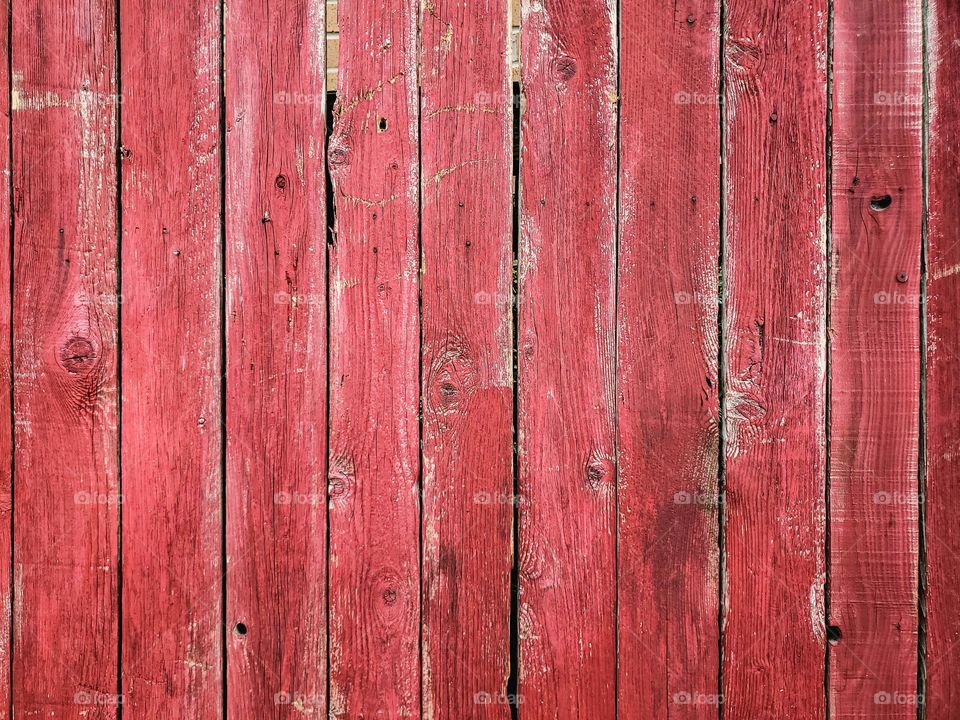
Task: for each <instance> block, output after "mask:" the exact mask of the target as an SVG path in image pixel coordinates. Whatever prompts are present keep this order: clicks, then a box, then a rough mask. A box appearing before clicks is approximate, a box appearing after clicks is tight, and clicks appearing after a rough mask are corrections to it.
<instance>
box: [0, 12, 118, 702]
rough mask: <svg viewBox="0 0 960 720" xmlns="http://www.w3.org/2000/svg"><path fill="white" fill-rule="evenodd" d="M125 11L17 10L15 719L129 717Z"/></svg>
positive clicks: (14, 97) (14, 31) (14, 112)
mask: <svg viewBox="0 0 960 720" xmlns="http://www.w3.org/2000/svg"><path fill="white" fill-rule="evenodd" d="M114 11H115V9H114V6H113V3H108V2H96V3H81V2H77V1H76V0H64V2H62V3H56V4H53V3H48V2H43V1H42V0H23V1H21V2H17V3H16V5H15V8H14V11H13V28H12V39H13V43H12V68H13V92H12V100H13V105H12V126H13V158H14V162H13V179H12V182H13V189H14V196H15V198H16V199H15V215H14V241H15V248H16V252H15V258H14V262H15V265H14V278H13V281H14V287H15V306H14V328H15V330H14V398H15V403H16V407H15V411H16V439H15V443H16V449H15V458H14V461H15V467H16V493H15V494H16V506H15V508H14V515H15V517H14V528H15V532H16V544H15V547H14V637H13V652H14V657H13V679H14V686H13V694H14V698H15V704H14V717H17V718H33V717H57V718H86V719H87V720H90V719H91V718H98V719H104V718H114V717H116V715H117V697H116V693H117V631H118V614H117V587H118V578H119V571H118V562H117V524H118V501H119V498H118V495H117V493H118V487H117V251H116V248H117V233H116V216H117V208H116V164H115V147H116V127H117V125H116V113H117V97H116V64H115V49H116V42H115V41H116V37H115V32H114V25H115V15H114ZM2 12H3V13H6V12H7V10H6V8H5V9H4V10H3V11H2ZM0 434H2V430H0ZM0 447H6V445H5V443H4V444H3V445H0ZM4 545H6V541H5V542H4ZM5 549H7V548H5ZM4 575H5V573H4ZM4 694H6V691H4ZM5 699H8V698H5ZM4 711H6V703H5V704H4Z"/></svg>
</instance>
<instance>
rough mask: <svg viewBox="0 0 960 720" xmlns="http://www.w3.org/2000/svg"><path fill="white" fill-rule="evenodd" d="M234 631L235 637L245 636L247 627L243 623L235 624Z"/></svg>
mask: <svg viewBox="0 0 960 720" xmlns="http://www.w3.org/2000/svg"><path fill="white" fill-rule="evenodd" d="M234 630H235V631H236V633H237V635H246V634H247V626H246V625H244V624H243V623H237V626H236V627H235V628H234Z"/></svg>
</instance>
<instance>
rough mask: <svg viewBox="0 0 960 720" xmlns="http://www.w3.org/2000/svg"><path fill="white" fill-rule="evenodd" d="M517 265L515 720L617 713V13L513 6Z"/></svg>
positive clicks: (566, 5)
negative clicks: (522, 101) (517, 29)
mask: <svg viewBox="0 0 960 720" xmlns="http://www.w3.org/2000/svg"><path fill="white" fill-rule="evenodd" d="M524 13H525V14H524V17H523V26H522V33H523V37H522V43H521V45H522V48H523V56H522V63H521V64H522V69H521V82H522V86H523V93H524V95H525V97H526V107H525V109H524V111H523V121H522V125H521V156H520V163H521V173H520V178H521V179H520V185H521V192H520V207H521V218H520V250H519V253H520V255H519V287H520V297H519V318H518V323H519V326H518V334H519V337H518V343H519V347H518V364H519V387H518V393H519V417H518V418H517V422H518V433H519V434H518V448H517V451H518V453H519V473H520V476H519V483H520V492H521V495H522V496H523V505H522V507H521V510H520V518H521V523H520V623H519V625H520V639H519V640H520V668H519V673H520V675H519V688H518V693H519V695H520V698H521V699H522V707H523V709H522V714H523V717H524V718H525V720H534V719H535V718H557V719H560V718H579V717H590V718H593V719H594V720H607V719H609V718H613V717H614V715H615V703H616V691H615V682H616V667H617V662H616V661H617V657H616V618H615V606H616V574H617V573H616V553H615V540H616V537H615V535H616V526H617V522H616V463H615V461H614V454H615V437H614V435H615V432H614V415H615V409H616V408H615V405H616V401H615V358H616V344H615V315H616V307H615V304H614V298H615V285H616V272H615V246H616V205H617V202H616V167H617V163H616V134H617V133H616V103H617V73H616V54H615V43H616V40H615V37H614V35H615V33H616V26H615V8H614V7H613V6H611V5H608V4H607V3H606V2H602V1H601V0H589V1H588V2H576V3H570V2H565V1H564V0H546V1H545V2H543V3H541V4H536V5H534V4H528V5H525V6H524Z"/></svg>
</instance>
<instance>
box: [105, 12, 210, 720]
mask: <svg viewBox="0 0 960 720" xmlns="http://www.w3.org/2000/svg"><path fill="white" fill-rule="evenodd" d="M219 10H220V3H219V2H217V1H215V0H200V1H198V2H192V3H171V2H168V1H164V0H121V2H120V20H121V29H120V39H121V43H120V45H121V53H120V56H121V57H120V67H121V69H122V92H123V100H124V102H123V109H122V115H121V117H122V121H121V122H122V126H121V142H122V143H123V148H124V149H123V152H122V155H123V160H122V195H121V203H122V217H121V223H122V229H123V237H122V272H123V282H122V287H123V305H122V311H121V337H122V341H123V353H122V365H123V372H122V376H121V378H122V386H123V402H122V406H121V409H122V423H123V429H122V472H123V494H124V500H125V502H124V504H123V528H122V537H121V542H122V552H123V635H122V639H123V647H122V648H121V653H122V672H123V692H124V706H123V707H124V716H125V717H128V718H140V717H142V718H157V719H158V720H161V719H166V718H170V719H171V720H172V719H173V718H177V719H178V720H179V719H181V718H191V719H192V720H201V719H206V718H210V719H212V718H219V717H220V716H221V697H222V692H223V687H222V685H223V683H222V672H221V665H222V660H221V658H222V651H223V648H222V642H221V623H222V621H223V615H222V603H221V592H222V548H221V485H222V477H221V472H220V460H221V456H220V453H221V437H222V431H221V398H220V384H221V373H222V371H221V361H220V355H221V319H220V314H221V309H220V305H221V299H222V287H221V237H220V235H221V227H220V211H221V200H220V165H221V155H220V143H221V139H222V138H221V133H220V127H219V124H220V102H219V98H220V12H219Z"/></svg>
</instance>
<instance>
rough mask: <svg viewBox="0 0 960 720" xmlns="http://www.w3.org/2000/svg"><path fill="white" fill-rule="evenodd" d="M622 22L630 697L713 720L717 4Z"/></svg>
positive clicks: (662, 710)
mask: <svg viewBox="0 0 960 720" xmlns="http://www.w3.org/2000/svg"><path fill="white" fill-rule="evenodd" d="M621 22H622V28H621V32H620V36H621V47H620V68H621V70H620V72H621V75H620V244H619V262H618V268H619V278H618V301H619V302H618V306H617V311H618V320H617V327H618V351H617V397H618V404H617V423H618V438H619V442H618V444H619V453H618V455H619V459H620V464H619V483H618V486H619V503H618V506H619V517H620V527H619V542H618V548H619V572H618V577H617V583H618V584H617V589H618V598H619V603H618V608H619V684H618V687H619V706H620V707H621V708H630V709H631V710H630V712H631V713H635V714H636V716H637V717H644V718H668V717H671V718H676V717H690V718H708V717H709V718H715V717H716V715H717V705H718V701H719V697H718V696H719V688H718V678H719V675H718V660H719V658H718V653H717V647H718V640H719V638H718V636H719V625H718V622H717V618H718V607H719V600H720V573H719V543H718V525H719V496H718V494H717V492H718V491H717V483H718V472H717V465H718V460H719V446H718V438H719V425H718V413H719V395H718V388H719V381H718V377H717V356H718V328H717V299H718V298H717V294H718V263H719V257H720V244H719V239H720V218H719V215H720V118H719V115H720V103H719V100H718V98H719V91H720V85H719V82H720V72H719V26H720V8H719V3H718V2H715V0H703V1H702V2H697V3H695V4H694V5H692V6H683V7H682V8H681V7H678V6H672V5H670V4H665V5H662V6H657V7H656V8H655V7H652V6H648V5H641V4H630V5H624V6H623V12H622V16H621ZM651 147H655V148H657V150H656V152H650V148H651Z"/></svg>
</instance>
